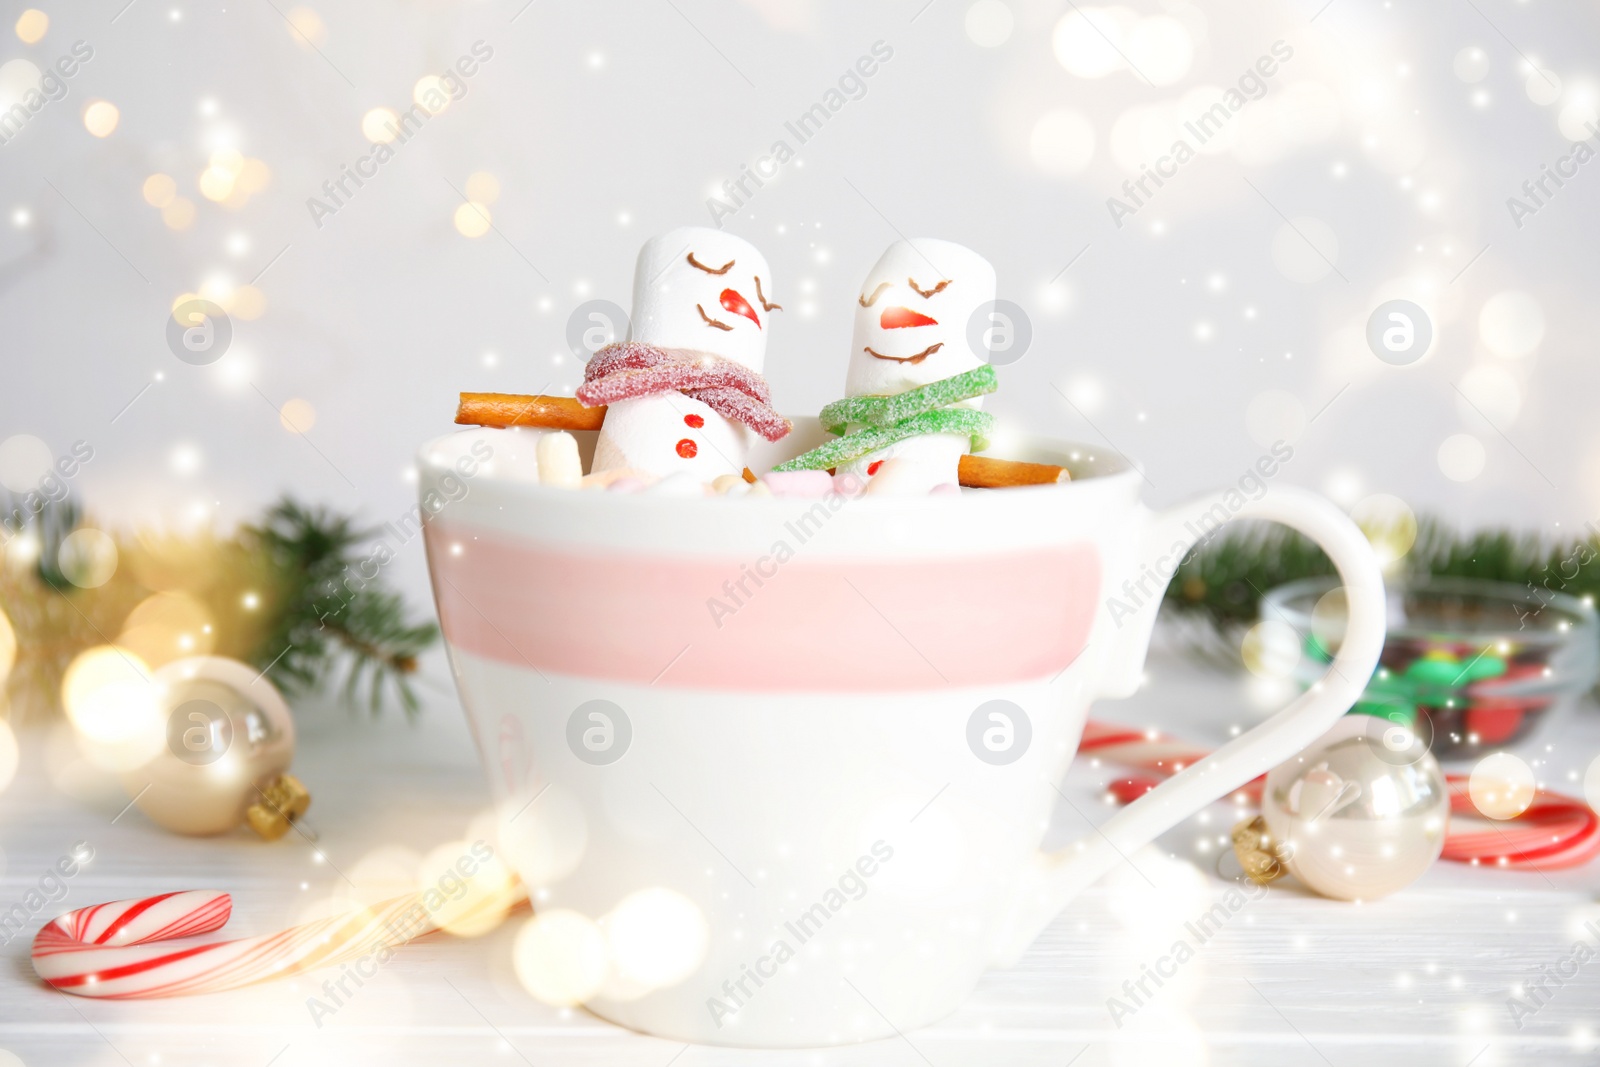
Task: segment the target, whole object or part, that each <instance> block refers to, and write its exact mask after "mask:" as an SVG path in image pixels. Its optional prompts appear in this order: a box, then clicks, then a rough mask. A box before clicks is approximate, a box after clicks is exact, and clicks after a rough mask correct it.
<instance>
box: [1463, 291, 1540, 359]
mask: <svg viewBox="0 0 1600 1067" xmlns="http://www.w3.org/2000/svg"><path fill="white" fill-rule="evenodd" d="M1478 336H1479V338H1480V339H1482V341H1483V343H1484V346H1485V347H1486V348H1488V349H1489V351H1491V352H1493V353H1494V354H1495V355H1497V356H1504V357H1505V358H1507V359H1521V358H1522V357H1523V356H1526V355H1528V354H1529V353H1530V352H1532V351H1533V350H1534V349H1536V348H1538V347H1539V342H1541V341H1543V340H1544V310H1543V309H1542V308H1541V307H1540V306H1539V301H1537V300H1535V299H1534V298H1533V297H1532V296H1529V295H1528V294H1527V293H1522V292H1517V291H1516V290H1507V291H1506V292H1503V293H1496V294H1495V295H1494V296H1492V297H1490V298H1489V299H1488V301H1486V302H1485V303H1484V305H1483V310H1482V311H1480V312H1479V313H1478Z"/></svg>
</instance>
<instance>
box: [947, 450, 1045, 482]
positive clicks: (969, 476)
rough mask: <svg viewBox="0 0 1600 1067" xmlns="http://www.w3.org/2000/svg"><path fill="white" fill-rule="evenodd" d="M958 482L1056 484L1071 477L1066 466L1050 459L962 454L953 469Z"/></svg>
mask: <svg viewBox="0 0 1600 1067" xmlns="http://www.w3.org/2000/svg"><path fill="white" fill-rule="evenodd" d="M956 475H957V477H959V478H960V480H961V484H962V485H964V486H966V487H967V488H969V489H1005V488H1008V487H1010V486H1014V485H1055V484H1056V483H1057V482H1065V481H1069V480H1070V475H1068V474H1067V468H1065V467H1057V466H1055V465H1054V464H1051V463H1022V462H1020V461H1018V460H1014V459H991V458H990V457H988V456H974V455H965V456H962V457H961V463H960V465H959V467H958V468H957V470H956Z"/></svg>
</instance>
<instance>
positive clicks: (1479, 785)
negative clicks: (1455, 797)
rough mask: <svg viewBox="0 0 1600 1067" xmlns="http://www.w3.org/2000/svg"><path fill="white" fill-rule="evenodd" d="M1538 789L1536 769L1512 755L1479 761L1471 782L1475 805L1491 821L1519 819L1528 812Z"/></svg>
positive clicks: (1468, 788) (1502, 753) (1469, 791)
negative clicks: (1534, 773)
mask: <svg viewBox="0 0 1600 1067" xmlns="http://www.w3.org/2000/svg"><path fill="white" fill-rule="evenodd" d="M1534 788H1535V784H1534V777H1533V768H1532V767H1529V766H1528V764H1527V763H1526V762H1524V761H1523V760H1522V759H1521V758H1519V757H1517V756H1513V755H1512V754H1511V753H1509V752H1496V753H1494V754H1493V755H1491V756H1485V757H1484V758H1483V759H1481V760H1479V761H1478V765H1477V766H1476V767H1474V768H1472V777H1471V779H1470V780H1469V781H1468V783H1467V792H1468V794H1469V795H1471V797H1472V803H1473V806H1474V807H1476V808H1477V809H1478V811H1479V812H1480V813H1481V814H1482V815H1484V816H1486V817H1488V818H1490V819H1515V818H1516V817H1517V816H1518V815H1521V814H1522V813H1523V812H1525V811H1527V810H1528V805H1529V804H1532V803H1533V794H1534Z"/></svg>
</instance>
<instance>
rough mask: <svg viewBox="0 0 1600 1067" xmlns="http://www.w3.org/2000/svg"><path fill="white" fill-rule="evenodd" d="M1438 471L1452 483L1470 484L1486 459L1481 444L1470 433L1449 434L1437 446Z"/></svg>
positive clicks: (1485, 453) (1478, 473)
mask: <svg viewBox="0 0 1600 1067" xmlns="http://www.w3.org/2000/svg"><path fill="white" fill-rule="evenodd" d="M1438 459H1439V470H1440V471H1441V472H1443V474H1444V476H1445V477H1446V478H1449V479H1450V480H1451V481H1452V482H1470V481H1472V480H1473V479H1474V478H1476V477H1477V476H1478V475H1480V474H1482V473H1483V466H1484V463H1485V461H1486V460H1487V459H1488V453H1487V452H1486V451H1485V450H1484V447H1483V442H1482V441H1480V440H1478V439H1477V438H1476V437H1474V436H1472V435H1471V434H1470V433H1457V434H1451V435H1450V436H1449V437H1446V438H1445V439H1444V441H1443V442H1442V443H1441V444H1440V445H1439V455H1438Z"/></svg>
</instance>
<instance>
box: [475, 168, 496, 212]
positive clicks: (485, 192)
mask: <svg viewBox="0 0 1600 1067" xmlns="http://www.w3.org/2000/svg"><path fill="white" fill-rule="evenodd" d="M467 199H468V200H470V201H472V202H473V203H474V204H483V205H484V206H485V207H487V206H488V205H490V204H493V203H494V202H495V201H496V200H499V199H500V179H499V178H496V177H495V176H494V175H493V174H490V173H489V172H488V171H486V170H480V171H476V172H474V173H472V174H469V175H468V176H467Z"/></svg>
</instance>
